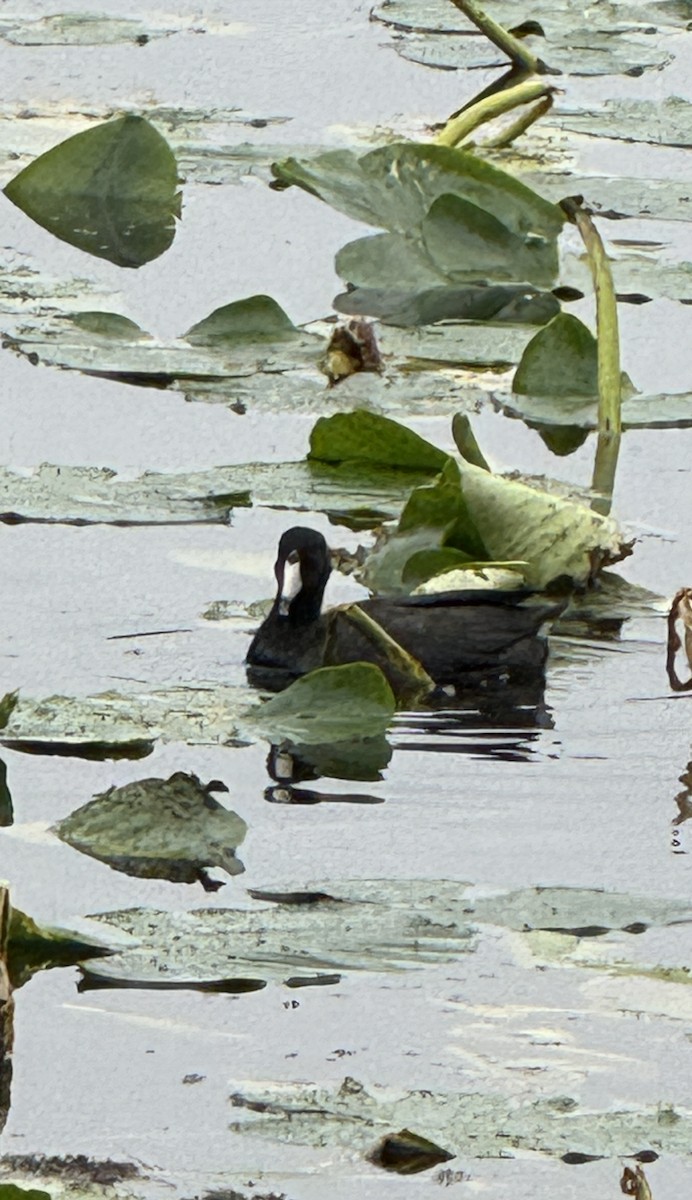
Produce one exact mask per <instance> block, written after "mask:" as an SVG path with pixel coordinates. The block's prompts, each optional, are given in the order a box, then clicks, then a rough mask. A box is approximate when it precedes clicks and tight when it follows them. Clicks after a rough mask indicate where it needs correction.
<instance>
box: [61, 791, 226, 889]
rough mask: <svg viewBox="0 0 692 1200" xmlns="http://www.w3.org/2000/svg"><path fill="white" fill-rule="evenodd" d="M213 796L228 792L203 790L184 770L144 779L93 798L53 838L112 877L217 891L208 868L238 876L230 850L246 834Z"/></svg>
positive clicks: (65, 821)
mask: <svg viewBox="0 0 692 1200" xmlns="http://www.w3.org/2000/svg"><path fill="white" fill-rule="evenodd" d="M215 791H228V789H227V788H226V787H225V785H223V784H221V783H219V782H218V781H216V780H215V781H214V782H213V783H212V784H210V785H207V786H204V785H203V784H202V783H200V781H199V779H198V778H197V776H196V775H187V774H185V772H183V771H178V772H176V774H175V775H171V777H170V779H141V780H138V781H137V782H135V783H128V784H126V785H125V786H124V787H121V788H115V787H113V788H109V790H108V791H107V792H104V793H103V794H102V795H100V796H96V797H95V798H94V799H93V800H91V801H89V803H88V804H85V805H83V806H82V807H81V808H78V809H76V811H75V812H73V813H72V814H71V815H70V816H69V817H66V818H65V820H64V821H61V822H60V824H59V825H56V827H55V833H56V834H57V835H58V837H59V838H60V839H61V841H63V842H66V843H67V844H68V845H69V846H72V847H73V848H74V849H75V850H79V851H80V853H82V854H88V855H89V856H90V857H91V858H96V859H98V860H99V861H100V862H105V863H107V864H108V866H110V867H112V868H113V869H114V870H115V871H123V872H125V874H127V875H134V876H139V877H141V878H143V879H168V880H170V881H171V882H174V883H194V882H196V881H199V882H201V883H202V884H203V886H204V887H205V890H214V891H215V890H216V889H217V888H218V887H220V886H221V884H220V883H215V882H213V881H211V880H209V879H208V877H207V876H206V872H205V868H206V867H210V866H214V867H221V868H222V869H223V870H224V871H227V872H228V874H229V875H238V874H239V873H240V872H242V871H243V870H244V867H243V864H242V862H240V860H239V859H238V858H236V854H235V851H236V849H237V847H238V846H239V845H240V843H241V842H242V841H243V838H244V837H245V833H246V831H247V825H246V824H245V822H244V821H243V820H241V818H240V817H239V816H237V814H236V813H234V812H230V811H229V810H228V809H226V808H224V806H223V805H222V804H220V803H219V801H218V800H216V799H214V797H213V795H212V794H211V793H212V792H215Z"/></svg>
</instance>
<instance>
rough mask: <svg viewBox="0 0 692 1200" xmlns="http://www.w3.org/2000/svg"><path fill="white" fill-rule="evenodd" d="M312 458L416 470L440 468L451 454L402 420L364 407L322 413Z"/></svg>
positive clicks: (315, 429)
mask: <svg viewBox="0 0 692 1200" xmlns="http://www.w3.org/2000/svg"><path fill="white" fill-rule="evenodd" d="M308 458H309V459H310V460H312V461H317V462H327V463H353V462H358V463H377V464H378V465H380V466H386V467H397V468H402V469H406V470H415V471H426V472H427V471H439V470H440V468H441V467H443V466H444V464H445V462H446V460H447V456H446V454H445V453H444V452H443V451H442V450H438V448H437V446H433V445H432V444H431V443H430V442H427V441H426V440H425V438H422V437H420V436H419V435H418V434H417V433H414V432H413V431H412V430H410V429H407V428H406V427H405V426H404V425H401V424H399V422H398V421H392V420H390V419H389V418H388V417H381V416H379V415H378V414H377V413H371V412H366V411H365V410H363V409H360V410H356V411H355V412H350V413H337V414H335V415H334V416H332V417H320V419H319V420H318V421H317V422H316V424H315V425H313V428H312V431H311V433H310V451H309V454H308Z"/></svg>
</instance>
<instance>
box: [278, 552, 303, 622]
mask: <svg viewBox="0 0 692 1200" xmlns="http://www.w3.org/2000/svg"><path fill="white" fill-rule="evenodd" d="M302 586H303V577H302V575H301V573H300V563H299V562H298V561H297V558H296V561H295V562H291V559H290V558H289V559H288V561H287V562H286V564H285V566H284V578H283V584H282V587H281V601H280V603H279V612H280V613H281V616H282V617H285V616H287V615H288V608H289V605H290V603H291V601H292V600H295V598H296V596H297V595H298V592H299V591H300V589H301V588H302Z"/></svg>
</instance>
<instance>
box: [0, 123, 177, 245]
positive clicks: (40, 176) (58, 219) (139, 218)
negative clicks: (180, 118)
mask: <svg viewBox="0 0 692 1200" xmlns="http://www.w3.org/2000/svg"><path fill="white" fill-rule="evenodd" d="M177 186H178V172H177V167H176V162H175V158H174V156H173V153H172V152H171V150H170V148H169V146H168V144H167V143H166V141H165V139H164V138H163V137H162V136H161V134H160V133H158V132H157V131H156V130H155V129H154V128H153V126H152V125H150V124H149V123H148V121H145V120H144V118H143V117H134V116H126V117H119V118H118V119H117V120H115V121H108V122H106V123H105V124H104V125H98V126H97V127H96V128H94V129H87V130H85V131H84V132H83V133H77V134H75V135H74V137H71V138H68V139H67V141H65V142H62V143H61V144H60V145H59V146H55V147H54V148H53V149H52V150H48V151H47V152H46V153H45V154H42V155H41V156H40V158H37V159H36V160H35V161H34V162H33V163H31V164H30V165H29V166H28V167H25V168H24V170H23V171H20V173H19V175H17V176H15V178H14V179H13V180H11V182H10V183H8V185H7V187H6V188H5V195H6V196H7V197H8V199H9V200H11V201H12V203H13V204H16V205H17V207H18V208H21V210H22V211H23V212H25V213H26V214H27V216H29V217H31V219H32V220H33V221H36V222H37V224H39V225H42V226H43V228H44V229H47V230H48V231H49V232H50V233H53V234H54V235H55V236H56V237H58V238H60V239H61V240H62V241H64V242H69V243H70V245H72V246H77V247H78V248H79V249H80V250H85V251H87V253H89V254H94V255H96V256H97V257H98V258H107V259H108V260H109V262H113V263H116V265H117V266H120V267H141V266H143V265H144V263H147V262H151V260H152V259H154V258H158V257H159V255H161V254H163V253H164V251H165V250H167V249H168V247H169V246H170V244H171V242H172V241H173V238H174V236H175V218H176V217H179V216H180V195H179V193H178V191H177Z"/></svg>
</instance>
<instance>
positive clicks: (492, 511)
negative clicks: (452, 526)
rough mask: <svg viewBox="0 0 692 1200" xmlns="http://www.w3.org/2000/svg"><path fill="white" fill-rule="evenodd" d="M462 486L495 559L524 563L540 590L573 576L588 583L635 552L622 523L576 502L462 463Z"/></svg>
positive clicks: (575, 579) (467, 501)
mask: <svg viewBox="0 0 692 1200" xmlns="http://www.w3.org/2000/svg"><path fill="white" fill-rule="evenodd" d="M459 469H460V472H461V486H462V489H463V493H464V500H465V502H466V504H467V506H468V510H469V513H470V515H471V519H472V520H473V522H474V524H475V526H476V528H477V529H478V532H479V535H480V537H481V538H482V541H483V543H484V545H485V547H486V549H487V552H488V555H489V557H490V558H492V559H494V560H497V561H503V562H506V561H522V562H526V563H527V564H528V565H527V567H526V568H525V569H524V570H525V577H526V582H527V583H528V584H529V585H530V586H532V587H536V588H543V587H546V585H547V584H548V583H551V582H552V581H553V580H556V579H560V578H562V577H567V578H568V579H570V580H572V581H573V582H575V583H586V582H587V580H589V579H591V578H593V577H594V575H596V574H597V573H598V571H599V570H600V569H601V567H603V566H607V565H608V564H609V563H612V562H617V561H618V560H619V559H621V558H624V557H626V556H627V554H629V553H630V552H631V546H630V545H628V544H627V543H626V542H625V540H624V538H623V536H622V535H621V533H620V532H619V530H618V527H617V525H616V524H615V522H614V521H613V520H611V519H610V518H608V517H602V516H600V515H599V514H598V513H595V512H593V511H592V509H590V508H587V507H586V505H583V504H578V503H576V502H575V501H574V500H569V499H565V498H563V497H561V496H558V495H553V494H550V493H548V492H544V491H540V490H539V489H538V488H534V487H529V486H528V485H527V484H524V483H519V482H518V481H515V480H512V479H505V478H502V477H500V476H497V475H492V474H490V472H488V471H484V470H482V469H481V468H479V467H474V466H472V465H471V464H470V463H465V462H463V461H462V462H461V463H460V466H459Z"/></svg>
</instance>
